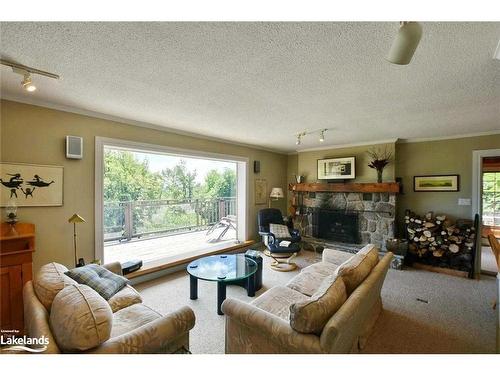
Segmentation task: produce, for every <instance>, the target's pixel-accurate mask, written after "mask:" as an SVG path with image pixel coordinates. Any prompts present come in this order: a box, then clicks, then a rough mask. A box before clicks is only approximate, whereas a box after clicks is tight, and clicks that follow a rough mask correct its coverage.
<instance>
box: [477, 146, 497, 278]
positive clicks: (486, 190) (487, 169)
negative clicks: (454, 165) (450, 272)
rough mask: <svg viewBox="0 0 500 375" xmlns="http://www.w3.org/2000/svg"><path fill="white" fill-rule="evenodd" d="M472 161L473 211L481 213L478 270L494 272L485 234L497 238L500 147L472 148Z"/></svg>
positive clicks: (495, 265) (486, 272) (492, 257)
mask: <svg viewBox="0 0 500 375" xmlns="http://www.w3.org/2000/svg"><path fill="white" fill-rule="evenodd" d="M473 160H474V165H473V174H474V185H473V200H474V205H473V214H474V213H476V212H477V213H479V216H480V231H479V234H480V236H479V240H478V248H479V249H480V250H481V251H478V258H479V259H477V260H478V263H477V264H478V265H479V267H478V268H479V269H477V271H479V272H481V273H484V274H490V275H491V274H493V275H494V274H497V272H498V267H497V264H496V260H495V257H494V256H493V252H492V250H491V247H490V244H489V242H488V238H487V236H488V234H489V233H493V234H494V235H495V237H497V238H500V150H482V151H474V155H473Z"/></svg>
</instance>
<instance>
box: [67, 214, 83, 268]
mask: <svg viewBox="0 0 500 375" xmlns="http://www.w3.org/2000/svg"><path fill="white" fill-rule="evenodd" d="M68 223H73V244H74V247H75V267H78V265H79V262H78V257H77V254H76V224H77V223H85V219H84V218H83V217H81V216H80V215H78V214H74V215H73V216H71V217H70V218H69V219H68Z"/></svg>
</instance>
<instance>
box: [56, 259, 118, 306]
mask: <svg viewBox="0 0 500 375" xmlns="http://www.w3.org/2000/svg"><path fill="white" fill-rule="evenodd" d="M65 274H66V275H68V276H69V277H71V278H72V279H73V280H75V281H76V282H78V283H80V284H85V285H88V286H90V287H91V288H92V289H94V290H95V291H96V292H97V293H99V294H100V295H101V296H102V297H103V298H104V299H105V300H106V301H107V300H109V299H110V298H111V297H113V296H114V295H115V294H116V293H117V292H118V291H120V290H121V289H122V288H123V287H124V286H125V285H127V283H128V279H126V278H125V277H123V276H120V275H117V274H115V273H113V272H111V271H108V270H107V269H106V268H104V267H101V266H98V265H97V264H88V265H86V266H83V267H78V268H74V269H72V270H69V271H68V272H66V273H65Z"/></svg>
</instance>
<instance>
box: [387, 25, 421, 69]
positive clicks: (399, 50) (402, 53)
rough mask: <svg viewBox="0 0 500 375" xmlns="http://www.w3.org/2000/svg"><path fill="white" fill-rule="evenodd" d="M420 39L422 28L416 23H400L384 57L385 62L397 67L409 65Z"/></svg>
mask: <svg viewBox="0 0 500 375" xmlns="http://www.w3.org/2000/svg"><path fill="white" fill-rule="evenodd" d="M421 37H422V26H420V24H419V23H418V22H404V23H402V24H401V27H400V28H399V31H398V34H397V35H396V37H395V38H394V41H393V42H392V46H391V49H390V50H389V54H388V55H387V57H386V59H387V61H389V62H391V63H393V64H397V65H407V64H409V63H410V61H411V59H412V57H413V54H414V53H415V50H416V49H417V46H418V43H419V42H420V38H421Z"/></svg>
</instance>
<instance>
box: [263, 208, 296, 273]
mask: <svg viewBox="0 0 500 375" xmlns="http://www.w3.org/2000/svg"><path fill="white" fill-rule="evenodd" d="M270 224H281V225H285V223H284V221H283V216H282V215H281V211H280V210H278V209H276V208H265V209H262V210H260V211H259V214H258V225H259V234H260V235H261V236H262V240H263V241H264V244H265V245H266V248H267V250H266V251H265V252H264V254H266V255H268V256H270V257H271V258H273V262H272V263H271V268H272V269H273V270H275V271H284V272H286V271H293V270H294V269H296V268H297V265H296V264H295V263H293V262H292V259H293V258H295V257H296V256H297V253H298V252H299V251H300V249H301V246H300V241H301V240H302V239H301V237H300V232H299V231H298V230H297V229H293V228H289V229H288V233H287V234H288V235H287V236H283V235H281V236H279V235H277V234H275V233H272V232H271V231H270V228H269V226H270ZM281 241H289V242H290V245H289V246H280V242H281Z"/></svg>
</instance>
